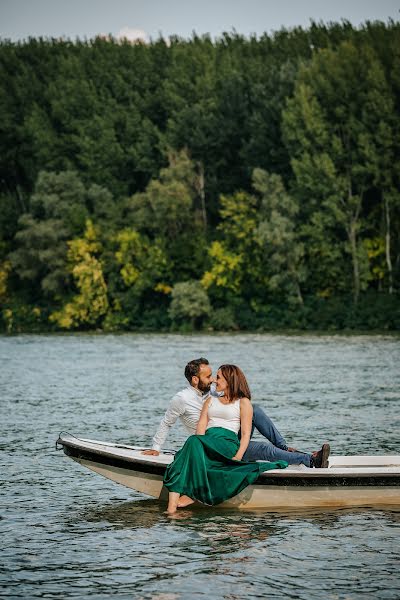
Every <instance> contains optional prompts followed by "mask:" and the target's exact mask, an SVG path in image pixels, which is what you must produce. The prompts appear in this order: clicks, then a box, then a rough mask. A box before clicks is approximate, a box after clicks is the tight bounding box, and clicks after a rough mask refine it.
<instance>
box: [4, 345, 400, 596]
mask: <svg viewBox="0 0 400 600" xmlns="http://www.w3.org/2000/svg"><path fill="white" fill-rule="evenodd" d="M199 355H206V356H208V357H209V359H210V361H211V362H212V364H213V365H214V366H217V365H219V364H221V363H222V362H237V363H238V364H240V366H242V368H243V370H244V371H245V373H246V375H247V376H248V378H249V382H250V386H251V389H252V392H253V397H254V401H256V402H258V403H259V404H260V405H261V406H263V407H264V408H265V409H266V410H267V411H268V412H269V414H270V416H271V417H272V418H273V419H274V420H275V421H276V423H277V424H278V426H279V428H280V430H281V431H282V433H284V434H285V436H286V437H287V439H288V440H290V442H291V444H292V445H294V446H297V447H301V448H304V449H315V448H317V447H318V445H319V444H320V443H321V442H322V441H325V440H329V441H330V443H331V446H332V449H333V453H335V454H339V453H365V454H367V453H371V454H374V453H377V454H379V453H398V435H397V431H398V425H399V416H398V409H397V406H398V404H399V402H398V401H399V396H400V394H399V392H398V390H399V389H400V385H399V384H400V372H399V369H398V364H400V343H399V340H398V339H397V338H390V337H383V336H378V337H369V336H365V337H354V338H346V337H339V336H332V337H331V336H272V335H259V334H254V335H253V334H251V335H244V334H239V335H234V336H230V335H226V336H221V337H219V336H202V335H200V336H181V335H177V336H174V335H171V336H170V335H121V336H118V335H111V336H102V335H73V336H19V337H13V338H11V337H9V338H6V337H3V338H0V364H1V365H2V368H1V370H0V395H1V402H2V420H1V425H0V427H1V433H2V435H1V446H0V466H1V474H2V486H1V488H0V502H1V515H0V528H1V532H2V545H3V550H2V561H1V566H0V577H1V581H2V584H3V587H2V588H0V595H2V596H4V597H7V598H39V597H41V598H42V597H48V598H57V597H60V598H63V599H64V598H83V597H84V598H86V597H88V598H96V599H97V598H109V597H111V596H115V597H117V598H121V599H122V598H127V599H128V598H129V599H132V598H143V599H147V598H149V599H150V598H151V599H154V598H158V599H159V600H175V599H181V598H184V599H185V598H188V597H194V598H196V597H197V598H203V597H207V598H210V597H213V598H230V599H236V598H238V599H239V598H240V599H241V598H244V597H246V598H260V597H271V598H296V599H297V598H299V599H301V600H302V599H304V600H314V599H315V600H317V599H318V600H320V599H321V598H324V599H332V600H333V599H335V600H336V599H360V600H362V599H364V598H366V597H369V598H372V597H376V598H379V599H381V598H382V599H390V600H398V598H399V597H400V584H399V576H398V558H399V556H398V554H399V553H398V529H399V522H400V512H399V511H398V510H396V509H391V510H385V511H382V510H373V509H363V510H336V511H323V512H318V511H300V512H291V513H263V512H244V511H242V512H239V511H230V510H222V509H218V508H214V509H206V510H204V509H203V510H198V509H191V510H190V509H187V510H184V511H182V512H180V513H179V514H178V516H177V518H175V519H170V518H167V517H166V515H165V514H164V513H163V510H164V508H165V507H164V506H162V505H159V504H158V502H157V501H154V500H146V499H144V496H143V495H141V494H138V493H135V492H133V491H131V490H126V489H125V488H122V487H118V486H116V485H114V484H113V483H112V482H109V481H107V480H105V479H103V478H101V477H99V476H97V475H95V474H93V473H91V472H89V471H87V470H84V469H83V468H82V467H80V466H79V465H77V464H76V463H74V462H72V461H69V460H68V459H67V458H66V457H65V456H64V455H63V454H62V453H61V452H55V450H54V442H55V439H56V438H57V435H58V433H59V431H61V430H68V431H70V432H71V433H74V434H76V435H84V436H86V437H93V438H97V439H99V438H100V439H105V440H114V441H117V442H131V443H137V444H144V445H146V444H149V443H150V440H151V437H152V434H153V432H154V431H155V429H156V427H157V425H158V423H159V420H160V418H161V416H162V414H163V412H164V410H165V407H166V405H167V402H168V399H169V398H170V396H171V395H172V394H173V393H174V392H175V391H176V390H177V389H179V388H180V387H181V386H183V385H184V380H183V377H182V370H183V366H184V365H185V364H186V362H187V360H188V359H189V358H192V357H193V356H199ZM396 424H397V425H396ZM396 427H397V429H396ZM183 439H184V432H183V431H182V430H181V429H180V428H178V427H176V428H175V429H173V430H172V431H171V434H170V437H169V439H168V445H169V446H171V447H174V446H178V445H179V444H181V443H182V441H183Z"/></svg>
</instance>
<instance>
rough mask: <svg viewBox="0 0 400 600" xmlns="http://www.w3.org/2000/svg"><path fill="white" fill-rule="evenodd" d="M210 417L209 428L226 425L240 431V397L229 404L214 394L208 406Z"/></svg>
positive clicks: (236, 431)
mask: <svg viewBox="0 0 400 600" xmlns="http://www.w3.org/2000/svg"><path fill="white" fill-rule="evenodd" d="M208 419H209V420H208V424H207V429H210V427H224V428H225V429H230V431H233V432H234V433H238V431H239V429H240V398H239V399H238V400H235V401H234V402H229V404H223V403H222V402H221V400H220V399H219V398H217V397H215V396H213V397H212V399H211V402H210V406H209V407H208Z"/></svg>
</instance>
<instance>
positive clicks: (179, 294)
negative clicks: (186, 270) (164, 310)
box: [168, 280, 211, 329]
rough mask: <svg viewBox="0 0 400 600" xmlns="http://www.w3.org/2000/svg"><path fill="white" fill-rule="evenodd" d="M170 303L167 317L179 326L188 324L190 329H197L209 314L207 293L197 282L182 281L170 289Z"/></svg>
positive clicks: (209, 307)
mask: <svg viewBox="0 0 400 600" xmlns="http://www.w3.org/2000/svg"><path fill="white" fill-rule="evenodd" d="M171 296H172V302H171V305H170V307H169V310H168V312H169V316H170V317H171V319H172V321H174V322H176V323H177V324H180V325H185V324H186V326H187V325H188V324H189V326H190V327H191V328H193V329H194V328H196V327H199V326H200V325H201V323H202V321H203V320H204V318H205V317H208V316H209V314H210V312H211V305H210V301H209V299H208V296H207V292H206V291H205V290H204V288H203V287H202V285H201V284H200V282H199V281H194V280H193V281H182V282H180V283H176V284H175V285H174V287H173V289H172V293H171Z"/></svg>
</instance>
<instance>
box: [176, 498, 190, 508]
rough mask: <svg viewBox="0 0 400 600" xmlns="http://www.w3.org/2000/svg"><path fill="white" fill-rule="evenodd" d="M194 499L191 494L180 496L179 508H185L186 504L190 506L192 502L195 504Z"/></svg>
mask: <svg viewBox="0 0 400 600" xmlns="http://www.w3.org/2000/svg"><path fill="white" fill-rule="evenodd" d="M193 503H194V500H192V498H189V496H181V497H180V498H179V502H178V508H184V507H185V506H189V505H190V504H193Z"/></svg>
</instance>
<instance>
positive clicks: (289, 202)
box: [253, 169, 305, 304]
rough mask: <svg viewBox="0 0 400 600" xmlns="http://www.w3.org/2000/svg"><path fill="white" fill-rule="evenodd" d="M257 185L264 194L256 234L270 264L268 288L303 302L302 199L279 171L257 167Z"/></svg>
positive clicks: (254, 179)
mask: <svg viewBox="0 0 400 600" xmlns="http://www.w3.org/2000/svg"><path fill="white" fill-rule="evenodd" d="M253 185H254V189H255V190H256V191H257V192H258V193H259V194H261V197H262V199H261V206H260V210H259V224H258V229H257V234H256V237H257V239H258V241H259V243H260V244H261V246H262V249H263V260H264V264H265V265H267V267H266V270H267V273H268V281H267V285H268V288H269V289H270V290H272V291H274V290H278V291H281V292H283V297H285V299H287V300H288V301H289V302H290V301H293V300H294V301H295V302H299V303H300V304H303V296H302V292H301V283H302V282H303V281H304V279H305V267H304V263H303V259H304V245H303V243H302V241H301V239H300V235H299V227H298V225H299V223H298V220H297V218H298V213H299V206H298V203H297V202H296V200H295V199H294V198H293V197H292V196H290V195H289V194H288V193H287V191H286V190H285V187H284V185H283V183H282V179H281V177H280V176H279V175H270V174H269V173H267V172H266V171H263V170H262V169H256V170H255V171H254V174H253Z"/></svg>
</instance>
